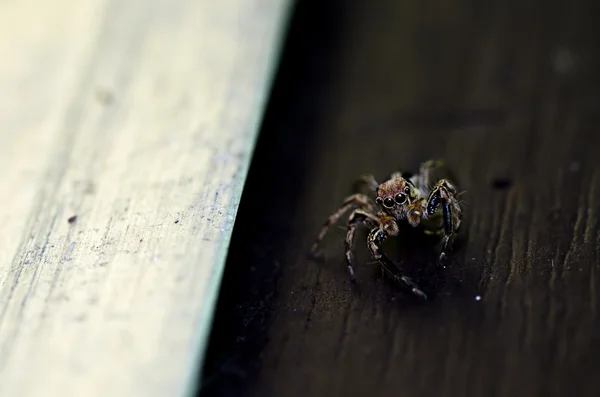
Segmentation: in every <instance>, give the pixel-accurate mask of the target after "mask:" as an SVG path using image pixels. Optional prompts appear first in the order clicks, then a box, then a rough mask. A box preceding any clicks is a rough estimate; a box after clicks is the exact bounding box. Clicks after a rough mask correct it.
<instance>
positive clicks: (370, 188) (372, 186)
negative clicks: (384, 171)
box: [356, 174, 379, 194]
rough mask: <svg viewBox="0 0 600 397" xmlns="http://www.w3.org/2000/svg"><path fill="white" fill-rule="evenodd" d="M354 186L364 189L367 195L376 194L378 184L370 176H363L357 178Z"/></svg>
mask: <svg viewBox="0 0 600 397" xmlns="http://www.w3.org/2000/svg"><path fill="white" fill-rule="evenodd" d="M356 184H357V185H358V186H359V188H360V187H365V188H366V189H367V192H368V193H369V194H376V193H377V188H378V187H379V182H377V180H376V179H375V177H374V176H373V175H371V174H364V175H361V176H359V177H358V179H357V180H356Z"/></svg>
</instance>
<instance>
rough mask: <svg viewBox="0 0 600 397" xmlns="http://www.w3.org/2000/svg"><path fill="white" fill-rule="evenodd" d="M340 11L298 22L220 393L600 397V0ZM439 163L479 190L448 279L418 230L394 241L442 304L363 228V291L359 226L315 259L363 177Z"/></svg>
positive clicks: (228, 304) (260, 164)
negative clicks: (385, 274) (409, 287)
mask: <svg viewBox="0 0 600 397" xmlns="http://www.w3.org/2000/svg"><path fill="white" fill-rule="evenodd" d="M341 3H342V1H339V0H328V1H324V2H319V4H318V6H317V5H309V4H307V3H303V4H304V6H303V7H299V9H298V10H297V14H295V15H301V16H302V18H299V19H298V20H296V19H294V21H293V22H292V25H291V32H292V34H291V35H290V37H292V36H293V37H295V38H296V40H291V39H290V42H289V44H288V45H287V46H286V57H285V58H284V60H283V62H282V69H281V81H279V80H278V82H276V84H275V86H274V94H273V95H274V98H278V99H279V100H278V101H274V103H277V106H276V107H274V108H273V112H271V111H268V112H267V114H266V122H265V128H264V129H263V131H262V133H261V137H260V140H259V142H258V144H257V150H256V154H255V158H254V160H253V167H252V170H251V172H250V174H249V176H248V185H247V186H248V191H249V194H248V195H245V196H244V199H243V200H242V203H241V207H240V213H239V217H238V221H239V222H238V224H237V225H238V226H239V227H237V226H236V229H235V231H234V237H233V239H232V245H231V252H232V257H231V261H230V262H228V264H227V266H226V276H225V278H224V282H223V291H224V292H227V293H226V294H224V295H223V296H222V299H220V302H221V303H220V307H219V309H218V310H217V313H219V315H218V319H217V320H216V321H215V331H214V333H213V336H214V338H212V339H211V341H212V342H211V349H210V350H211V354H210V357H212V358H211V359H210V360H208V361H207V367H206V372H205V376H206V378H207V380H206V381H205V384H206V385H207V393H206V395H207V396H210V395H228V396H236V395H244V396H261V397H262V396H286V397H296V396H352V397H353V396H368V395H373V396H378V397H382V396H390V397H391V396H404V397H420V396H444V397H451V396H456V397H459V396H507V397H508V396H531V397H533V396H539V397H542V396H543V397H549V396H557V397H558V396H568V395H569V394H570V393H575V394H576V395H577V396H589V397H592V396H598V395H600V377H598V375H597V371H598V368H600V332H599V329H600V328H599V327H600V316H599V315H598V307H599V305H600V295H599V294H598V289H599V285H600V276H599V275H600V249H599V247H600V212H599V206H598V203H597V199H596V197H597V196H598V192H599V189H600V163H599V162H598V159H599V158H600V134H599V133H598V125H599V124H598V121H599V117H598V114H599V112H598V110H599V109H600V95H599V92H600V79H599V78H598V66H599V65H600V46H599V44H600V43H599V41H600V32H599V30H600V25H599V24H598V22H597V15H598V14H597V10H598V2H595V1H592V0H577V1H573V2H569V3H567V2H553V1H537V0H527V1H518V2H517V1H508V2H500V1H497V2H478V1H452V0H450V1H439V0H425V1H420V2H399V1H396V0H377V1H371V2H365V1H360V0H356V1H344V2H343V4H344V7H340V4H341ZM300 8H302V9H300ZM294 33H295V35H294ZM288 52H289V53H294V55H290V57H289V58H287V54H288ZM288 60H289V62H288ZM290 91H292V92H294V93H295V95H294V97H293V98H292V97H289V95H286V93H287V92H290ZM299 109H301V111H299ZM430 158H444V159H445V160H446V161H447V162H448V164H449V165H450V166H451V168H452V169H453V170H454V173H455V174H456V175H457V180H458V183H459V187H460V188H461V189H464V190H466V193H465V194H464V195H463V196H461V198H462V199H463V200H464V201H465V218H464V223H463V226H462V228H461V232H460V238H459V240H458V241H457V244H456V245H455V248H456V250H455V252H454V253H453V254H452V255H450V262H449V264H448V266H447V267H446V268H445V269H443V268H439V267H437V266H436V265H435V262H434V261H433V260H434V259H435V255H434V254H435V251H434V250H433V248H435V247H431V246H428V245H427V244H423V242H422V241H421V242H420V243H421V244H417V243H418V242H419V241H418V239H412V238H410V236H411V234H403V235H402V236H401V237H399V238H398V239H394V240H393V241H395V242H396V243H397V244H396V245H395V244H394V243H393V241H390V244H386V246H385V252H387V253H388V255H390V256H391V257H392V258H393V259H394V260H395V261H397V263H398V265H399V266H401V267H402V268H403V269H404V270H405V271H406V272H408V273H409V274H410V275H412V276H414V277H415V280H417V281H418V282H419V284H420V285H421V286H422V288H423V289H424V290H425V292H427V293H428V294H429V296H430V299H429V300H428V301H427V302H422V301H419V300H417V299H414V298H413V297H412V296H411V295H410V294H408V293H406V291H403V290H401V289H398V288H396V287H395V286H394V285H393V284H392V283H390V282H388V281H389V280H387V279H385V278H382V273H381V270H380V268H379V266H377V264H376V263H374V261H373V259H372V258H370V257H369V255H368V252H367V249H366V246H367V244H366V235H367V231H366V230H365V229H364V228H361V229H360V230H359V231H358V232H357V233H356V236H355V239H356V249H355V251H354V252H355V259H356V266H355V271H356V278H357V283H356V285H353V284H352V283H351V282H350V281H349V280H348V275H347V271H346V266H345V257H344V238H345V234H346V233H345V230H344V229H345V224H344V222H345V221H346V219H347V217H343V218H342V219H340V222H339V226H340V228H341V230H340V228H338V227H332V228H331V231H330V232H329V234H328V235H327V237H326V239H325V241H324V242H323V245H322V253H323V255H324V258H323V260H321V261H312V260H309V259H308V258H307V253H308V250H309V249H310V247H311V245H312V243H313V241H314V238H315V236H316V235H317V233H318V232H319V230H320V228H321V225H322V223H323V221H324V220H325V219H326V218H327V216H328V215H329V214H330V213H331V212H332V211H334V210H335V209H336V208H338V206H339V205H340V202H341V201H342V200H343V199H344V197H346V196H347V195H348V194H350V193H352V192H353V182H354V181H355V179H356V178H357V176H358V175H360V174H362V173H366V172H368V173H373V174H375V176H376V177H377V178H378V179H379V180H382V179H383V178H385V177H386V176H388V175H389V173H390V172H393V171H395V170H398V169H400V170H415V169H416V167H418V165H419V163H420V162H421V161H424V160H427V159H430ZM273 164H286V167H285V168H283V167H282V168H275V167H273V166H272V165H273ZM497 178H506V179H507V180H509V181H512V184H510V183H494V182H495V180H496V179H497ZM273 181H276V182H277V189H276V192H277V195H276V199H274V191H273V189H269V187H270V186H272V185H273ZM499 181H500V182H501V180H499ZM413 236H414V235H413ZM429 255H431V256H429ZM423 259H428V260H423ZM401 260H403V261H402V262H401ZM242 261H243V263H244V264H246V265H247V266H244V267H240V266H236V265H237V264H238V263H240V262H242ZM478 297H479V298H478ZM221 313H222V315H221ZM209 389H210V390H209ZM210 392H212V394H211V393H210Z"/></svg>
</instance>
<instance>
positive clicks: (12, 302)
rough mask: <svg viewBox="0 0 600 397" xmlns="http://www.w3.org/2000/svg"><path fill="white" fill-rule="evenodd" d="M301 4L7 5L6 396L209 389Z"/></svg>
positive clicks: (1, 351)
mask: <svg viewBox="0 0 600 397" xmlns="http://www.w3.org/2000/svg"><path fill="white" fill-rule="evenodd" d="M290 3H291V2H290V1H289V0H223V1H218V2H213V1H209V0H201V1H185V0H175V1H172V0H150V1H148V0H134V1H127V2H120V1H116V0H115V1H112V0H57V1H53V2H45V1H40V0H25V1H21V2H2V3H1V4H0V25H1V26H2V27H3V34H2V36H1V37H0V56H1V57H2V59H3V60H4V61H3V62H2V64H1V65H0V86H1V87H2V91H1V92H0V109H1V111H0V126H1V129H0V143H1V146H0V169H1V170H2V177H1V178H0V200H1V201H0V371H1V372H0V394H1V395H3V396H42V395H43V396H64V395H77V396H138V395H139V396H180V395H184V394H186V393H193V392H194V390H195V386H196V385H195V384H196V379H195V378H196V376H197V371H198V370H199V365H200V364H201V362H202V357H203V352H204V346H205V339H206V336H207V332H208V329H209V327H210V322H211V318H212V314H213V306H214V303H215V298H216V294H217V291H218V287H219V283H220V279H221V274H222V268H223V262H224V259H225V255H226V252H227V248H228V244H229V239H230V234H231V230H232V225H233V222H234V220H235V217H236V211H237V206H238V202H239V198H240V194H241V190H242V186H243V184H244V181H245V178H246V173H247V168H248V164H249V160H250V157H251V154H252V151H253V147H254V141H255V138H256V136H257V130H258V126H259V122H260V120H261V116H262V111H263V107H264V104H265V99H266V96H267V93H268V91H269V88H270V81H271V78H272V74H273V70H274V69H273V68H274V66H275V65H276V62H277V54H278V52H279V46H280V39H281V37H282V32H283V31H282V29H283V28H284V26H285V23H286V18H287V13H288V9H289V6H290Z"/></svg>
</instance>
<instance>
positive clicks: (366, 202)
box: [311, 194, 374, 254]
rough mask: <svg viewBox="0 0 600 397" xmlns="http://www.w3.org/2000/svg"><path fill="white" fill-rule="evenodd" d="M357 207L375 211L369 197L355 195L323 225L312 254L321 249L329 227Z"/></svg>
mask: <svg viewBox="0 0 600 397" xmlns="http://www.w3.org/2000/svg"><path fill="white" fill-rule="evenodd" d="M355 206H356V207H359V208H362V209H365V210H373V209H374V206H373V203H372V202H371V199H370V198H369V197H367V196H365V195H364V194H353V195H351V196H349V197H348V198H346V199H345V200H344V201H343V202H342V205H341V206H340V208H339V209H338V210H337V211H336V212H334V213H333V214H331V215H330V216H329V218H327V220H326V221H325V223H324V224H323V227H322V229H321V232H320V233H319V235H318V236H317V239H316V240H315V242H314V244H313V246H312V248H311V252H312V253H313V254H314V253H315V252H316V251H317V248H318V247H319V244H320V243H321V240H323V237H325V234H326V233H327V230H328V229H329V227H330V226H331V225H333V224H334V223H336V222H337V221H338V220H339V219H340V217H341V216H342V215H344V213H345V212H346V211H348V210H349V209H350V208H352V207H355Z"/></svg>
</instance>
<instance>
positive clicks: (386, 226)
mask: <svg viewBox="0 0 600 397" xmlns="http://www.w3.org/2000/svg"><path fill="white" fill-rule="evenodd" d="M396 235H398V224H397V223H396V220H395V219H394V218H392V217H388V216H381V217H380V225H379V226H378V227H376V228H374V229H373V230H371V232H370V233H369V237H368V240H367V243H368V246H369V251H370V252H371V256H372V257H373V258H374V259H375V260H377V262H379V264H380V265H381V268H382V269H383V271H384V272H385V273H386V274H387V275H388V276H389V277H391V278H392V280H394V281H395V282H397V283H399V284H401V285H403V286H405V287H407V288H408V289H409V290H410V291H411V292H412V293H413V294H415V295H417V296H419V297H421V298H424V299H427V295H426V294H425V293H424V292H423V291H421V289H420V288H419V286H418V285H417V284H415V283H414V282H413V281H412V280H411V279H410V278H409V277H407V276H404V275H403V274H402V273H401V272H400V270H398V268H396V266H395V265H394V263H393V262H392V261H391V260H390V259H389V258H388V257H387V256H386V255H385V254H384V253H383V250H382V248H381V246H382V245H383V242H384V241H385V240H386V239H387V238H388V237H390V236H396Z"/></svg>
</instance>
